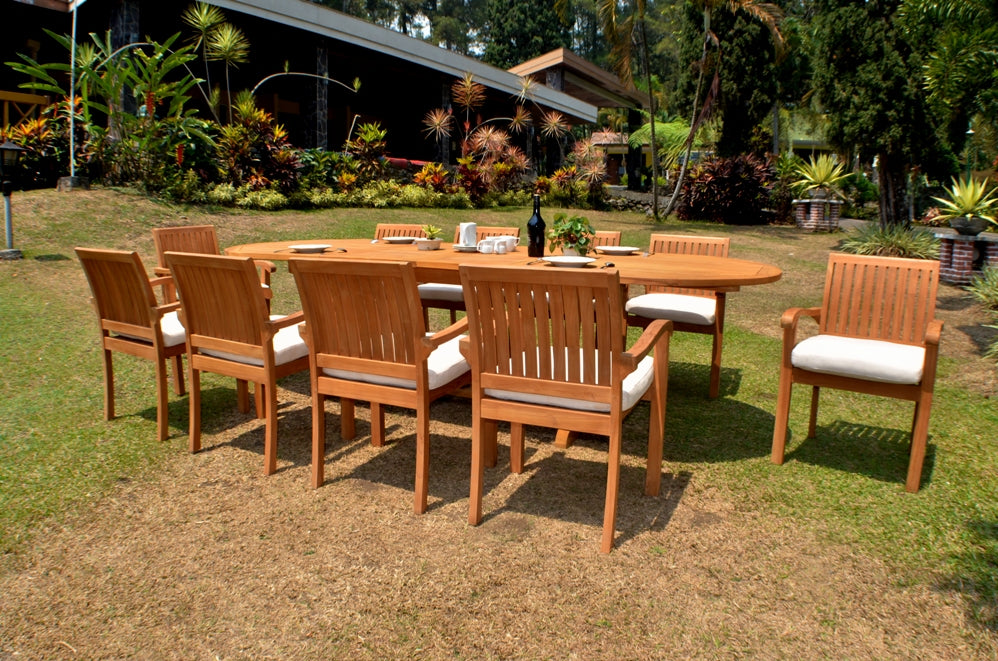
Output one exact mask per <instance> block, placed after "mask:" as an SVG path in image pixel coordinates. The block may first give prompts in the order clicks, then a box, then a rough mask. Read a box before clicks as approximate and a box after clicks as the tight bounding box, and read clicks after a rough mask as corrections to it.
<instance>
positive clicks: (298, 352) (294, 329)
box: [203, 314, 308, 366]
mask: <svg viewBox="0 0 998 661" xmlns="http://www.w3.org/2000/svg"><path fill="white" fill-rule="evenodd" d="M270 318H271V319H280V318H281V315H279V314H272V315H270ZM299 326H301V324H295V325H294V326H286V327H285V328H282V329H280V330H279V331H277V333H276V334H275V335H274V364H275V365H283V364H285V363H290V362H291V361H293V360H298V359H299V358H301V357H303V356H307V355H308V346H307V345H306V344H305V340H303V339H302V338H301V335H299V334H298V327H299ZM203 353H205V354H207V355H209V356H216V357H218V358H224V359H225V360H231V361H233V362H236V363H245V364H247V365H258V366H262V365H263V361H262V360H259V359H257V358H250V357H249V356H238V355H236V354H231V353H226V352H225V351H204V352H203Z"/></svg>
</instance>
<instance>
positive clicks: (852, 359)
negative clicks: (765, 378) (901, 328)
mask: <svg viewBox="0 0 998 661" xmlns="http://www.w3.org/2000/svg"><path fill="white" fill-rule="evenodd" d="M790 363H791V364H792V365H793V366H794V367H799V368H801V369H805V370H808V371H810V372H820V373H821V374H836V375H839V376H847V377H853V378H857V379H865V380H866V381H878V382H880V383H899V384H917V383H920V382H921V380H922V366H923V365H924V364H925V349H924V348H923V347H915V346H911V345H908V344H897V343H896V342H884V341H882V340H864V339H860V338H855V337H839V336H837V335H816V336H814V337H809V338H807V339H806V340H801V341H800V342H799V343H798V344H797V346H795V347H794V349H793V352H791V354H790Z"/></svg>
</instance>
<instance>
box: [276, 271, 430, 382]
mask: <svg viewBox="0 0 998 661" xmlns="http://www.w3.org/2000/svg"><path fill="white" fill-rule="evenodd" d="M289 269H290V270H291V273H292V274H294V277H295V282H296V284H297V285H298V292H299V297H300V299H301V305H302V311H303V312H304V313H305V319H306V325H307V328H308V334H309V336H310V337H311V342H312V347H311V349H312V351H313V352H314V353H315V354H317V355H324V356H326V358H323V361H327V360H330V361H331V362H330V363H329V364H331V365H332V364H334V363H335V361H332V360H331V359H330V358H329V357H333V356H338V357H343V358H349V359H361V360H370V361H382V362H390V363H396V364H403V365H415V364H416V357H417V356H416V340H417V338H419V337H421V336H422V335H423V334H424V333H425V329H424V327H423V315H422V309H421V307H420V303H419V293H418V289H417V282H416V275H415V269H414V267H413V266H412V264H409V263H407V262H382V261H367V260H353V261H352V260H336V261H335V262H334V261H327V260H305V259H293V260H291V261H290V262H289ZM374 369H376V368H374ZM386 373H388V374H390V372H387V371H386ZM397 375H398V374H397Z"/></svg>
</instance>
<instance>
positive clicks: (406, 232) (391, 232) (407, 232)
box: [374, 223, 426, 239]
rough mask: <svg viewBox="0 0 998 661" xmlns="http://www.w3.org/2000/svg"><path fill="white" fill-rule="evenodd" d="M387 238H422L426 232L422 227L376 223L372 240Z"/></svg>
mask: <svg viewBox="0 0 998 661" xmlns="http://www.w3.org/2000/svg"><path fill="white" fill-rule="evenodd" d="M387 236H413V237H416V238H418V239H421V238H424V237H425V236H426V232H424V231H423V226H422V225H407V224H403V223H378V224H377V225H375V227H374V238H375V239H383V238H385V237H387Z"/></svg>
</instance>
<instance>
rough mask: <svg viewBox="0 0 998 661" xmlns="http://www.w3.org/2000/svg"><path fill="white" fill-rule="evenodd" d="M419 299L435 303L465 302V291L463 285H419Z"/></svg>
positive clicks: (436, 283)
mask: <svg viewBox="0 0 998 661" xmlns="http://www.w3.org/2000/svg"><path fill="white" fill-rule="evenodd" d="M419 297H420V298H422V299H424V300H426V299H429V300H433V301H453V302H455V303H462V302H464V290H462V289H461V285H448V284H444V283H442V282H425V283H423V284H421V285H419Z"/></svg>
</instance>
